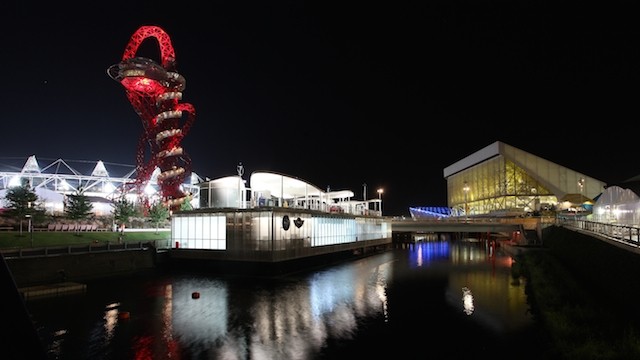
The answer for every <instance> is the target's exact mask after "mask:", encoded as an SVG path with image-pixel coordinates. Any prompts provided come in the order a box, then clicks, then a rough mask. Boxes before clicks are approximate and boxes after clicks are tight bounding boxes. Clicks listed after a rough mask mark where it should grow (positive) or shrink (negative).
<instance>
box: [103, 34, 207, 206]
mask: <svg viewBox="0 0 640 360" xmlns="http://www.w3.org/2000/svg"><path fill="white" fill-rule="evenodd" d="M148 38H154V39H156V41H157V43H158V47H159V49H160V58H161V59H160V64H158V63H156V62H155V61H153V60H151V59H147V58H144V57H138V56H136V54H137V52H138V48H139V47H140V44H142V42H143V41H145V40H146V39H148ZM175 67H176V56H175V52H174V50H173V46H172V45H171V40H170V38H169V35H167V33H166V32H165V31H164V30H162V29H161V28H159V27H157V26H142V27H140V28H139V29H138V30H137V31H136V32H135V33H134V34H133V35H132V36H131V39H130V40H129V43H128V44H127V47H126V48H125V51H124V55H123V56H122V61H121V62H120V63H118V64H115V65H112V66H111V67H109V69H108V70H107V73H108V74H109V76H110V77H111V78H112V79H114V80H116V81H118V82H120V83H121V84H122V85H123V86H124V88H125V91H126V94H127V98H128V99H129V102H130V103H131V105H132V106H133V108H134V109H135V111H136V113H137V114H138V115H139V116H140V118H141V120H142V126H143V133H142V135H141V136H140V139H139V141H138V150H137V154H136V174H137V179H136V187H137V190H138V193H139V194H140V195H142V194H143V187H144V185H145V184H147V182H148V181H149V180H150V178H151V175H152V174H153V171H154V170H155V168H156V167H157V168H159V169H160V174H159V175H158V177H157V178H158V186H159V187H160V191H161V194H162V199H163V202H164V203H165V204H166V205H167V206H168V207H169V208H170V209H171V210H177V209H179V208H180V207H181V206H182V204H183V203H184V202H185V201H189V200H190V199H191V194H187V193H185V192H184V191H182V190H181V188H180V187H181V185H182V184H183V182H184V179H185V178H186V177H187V176H189V175H190V174H191V159H190V158H189V156H188V154H187V153H186V152H185V151H184V149H183V148H182V147H181V146H180V142H181V141H182V139H183V138H184V136H185V135H186V134H187V133H188V132H189V130H190V128H191V126H192V124H193V121H194V120H195V109H194V107H193V106H192V105H191V104H188V103H181V102H180V100H182V91H183V90H184V88H185V79H184V77H182V75H180V74H178V73H177V72H176V71H175V70H176V69H175ZM181 124H182V126H181ZM147 150H148V151H149V153H148V155H149V157H148V158H147V157H146V156H145V155H147Z"/></svg>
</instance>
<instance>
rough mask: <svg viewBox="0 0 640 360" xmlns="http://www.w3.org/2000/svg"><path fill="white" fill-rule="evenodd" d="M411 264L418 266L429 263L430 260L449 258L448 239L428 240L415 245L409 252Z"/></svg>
mask: <svg viewBox="0 0 640 360" xmlns="http://www.w3.org/2000/svg"><path fill="white" fill-rule="evenodd" d="M409 256H410V260H411V264H415V266H417V267H422V266H425V265H428V264H429V263H430V262H432V261H434V260H438V259H447V258H448V257H449V242H448V241H427V242H419V243H416V244H414V245H413V249H412V251H411V252H409Z"/></svg>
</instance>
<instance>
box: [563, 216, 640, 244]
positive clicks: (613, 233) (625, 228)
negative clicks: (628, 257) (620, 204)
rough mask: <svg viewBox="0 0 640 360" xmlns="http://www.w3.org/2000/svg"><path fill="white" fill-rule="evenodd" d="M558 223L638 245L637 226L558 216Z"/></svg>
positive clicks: (639, 242) (638, 232) (638, 230)
mask: <svg viewBox="0 0 640 360" xmlns="http://www.w3.org/2000/svg"><path fill="white" fill-rule="evenodd" d="M558 224H559V225H562V226H564V227H567V228H573V229H576V230H581V231H587V232H590V233H594V234H598V235H600V236H603V237H606V238H608V239H610V240H614V241H618V242H620V243H623V244H626V245H629V246H633V247H640V227H637V226H631V225H619V224H611V223H601V222H595V221H587V220H579V219H570V218H566V219H565V218H558Z"/></svg>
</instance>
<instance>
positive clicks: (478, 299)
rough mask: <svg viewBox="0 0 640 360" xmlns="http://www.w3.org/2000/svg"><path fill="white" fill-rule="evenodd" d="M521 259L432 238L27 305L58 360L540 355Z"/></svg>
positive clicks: (120, 282) (121, 283)
mask: <svg viewBox="0 0 640 360" xmlns="http://www.w3.org/2000/svg"><path fill="white" fill-rule="evenodd" d="M513 261H514V260H513V259H512V257H510V256H508V255H507V254H505V253H503V251H502V248H501V247H499V246H498V247H495V246H494V245H493V243H491V242H487V241H460V240H456V241H425V242H420V243H417V244H415V245H407V246H406V247H405V248H402V249H395V250H390V251H388V252H384V253H380V254H375V255H371V256H369V257H366V258H361V259H353V260H349V261H346V262H340V263H336V264H331V265H328V266H326V267H322V268H315V269H313V270H308V271H304V272H299V273H295V274H290V275H287V276H281V277H275V278H274V277H271V278H266V277H260V276H251V277H249V276H233V275H221V274H217V273H216V274H212V273H209V274H207V273H202V272H199V273H195V272H192V273H190V272H186V271H185V272H181V273H171V274H168V273H154V274H144V275H136V276H130V277H126V278H117V279H107V280H100V281H92V282H89V283H87V291H86V293H82V294H77V295H67V296H63V297H58V298H47V299H38V300H30V301H29V302H27V307H28V309H29V312H30V313H31V315H32V317H33V319H34V322H35V324H36V327H37V328H38V331H39V333H40V335H41V337H42V338H43V339H44V341H45V343H46V347H47V349H48V352H49V355H50V358H51V359H92V360H96V359H114V360H115V359H117V360H124V359H230V360H231V359H343V358H345V359H346V358H355V357H357V358H358V359H361V358H375V359H383V358H385V357H388V358H403V359H404V358H412V359H474V358H478V359H479V358H490V359H540V358H542V356H543V352H544V346H543V345H542V344H543V343H542V342H541V341H540V340H539V339H538V338H539V336H538V331H537V330H536V323H535V322H534V320H533V319H532V316H531V314H530V313H529V306H528V304H527V296H526V294H525V279H523V278H520V277H516V276H512V275H511V266H512V263H513ZM394 354H395V355H394Z"/></svg>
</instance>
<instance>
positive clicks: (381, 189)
mask: <svg viewBox="0 0 640 360" xmlns="http://www.w3.org/2000/svg"><path fill="white" fill-rule="evenodd" d="M383 192H384V189H383V188H380V189H378V200H380V209H379V210H380V216H382V193H383Z"/></svg>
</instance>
